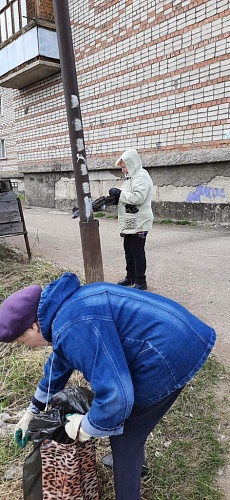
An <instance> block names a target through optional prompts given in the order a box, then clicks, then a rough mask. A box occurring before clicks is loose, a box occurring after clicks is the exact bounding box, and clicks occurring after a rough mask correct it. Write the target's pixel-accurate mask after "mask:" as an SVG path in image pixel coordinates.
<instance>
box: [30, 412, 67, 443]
mask: <svg viewBox="0 0 230 500" xmlns="http://www.w3.org/2000/svg"><path fill="white" fill-rule="evenodd" d="M66 423H67V420H66V418H65V413H64V412H63V411H62V410H60V409H59V408H52V409H51V410H47V411H46V412H41V413H38V414H37V415H36V414H35V415H34V417H33V418H32V420H31V421H30V423H29V426H28V431H27V432H28V436H29V439H30V440H31V441H34V442H40V443H41V441H43V439H54V441H57V442H58V443H63V444H68V443H71V439H70V438H69V437H68V435H67V434H66V432H65V424H66Z"/></svg>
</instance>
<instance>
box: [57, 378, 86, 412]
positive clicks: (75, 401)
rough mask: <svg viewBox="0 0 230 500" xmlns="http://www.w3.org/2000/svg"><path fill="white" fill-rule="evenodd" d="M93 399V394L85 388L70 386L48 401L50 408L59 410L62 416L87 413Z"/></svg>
mask: <svg viewBox="0 0 230 500" xmlns="http://www.w3.org/2000/svg"><path fill="white" fill-rule="evenodd" d="M93 398H94V393H93V392H92V391H91V390H90V389H88V388H87V387H83V386H82V387H80V386H76V385H70V386H68V387H66V388H65V389H63V390H62V391H60V392H58V393H57V394H55V395H54V396H53V397H52V398H51V401H50V404H51V407H52V408H59V409H60V410H61V411H62V412H64V414H66V415H67V414H68V413H81V415H84V414H85V413H87V411H89V409H90V406H91V405H92V401H93Z"/></svg>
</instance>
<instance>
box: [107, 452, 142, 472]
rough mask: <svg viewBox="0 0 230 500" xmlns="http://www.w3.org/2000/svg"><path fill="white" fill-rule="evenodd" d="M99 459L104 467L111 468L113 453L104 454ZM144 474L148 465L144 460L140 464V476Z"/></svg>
mask: <svg viewBox="0 0 230 500" xmlns="http://www.w3.org/2000/svg"><path fill="white" fill-rule="evenodd" d="M101 461H102V463H103V465H105V467H108V469H111V470H113V455H112V454H109V455H105V457H103V458H102V459H101ZM146 474H148V467H147V464H146V462H144V463H143V465H142V471H141V477H143V476H146Z"/></svg>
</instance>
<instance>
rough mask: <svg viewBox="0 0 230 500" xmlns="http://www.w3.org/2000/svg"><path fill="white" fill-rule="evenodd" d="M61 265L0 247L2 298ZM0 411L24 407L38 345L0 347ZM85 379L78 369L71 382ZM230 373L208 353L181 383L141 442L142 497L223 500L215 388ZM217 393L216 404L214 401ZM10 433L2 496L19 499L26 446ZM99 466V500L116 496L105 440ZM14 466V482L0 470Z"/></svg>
mask: <svg viewBox="0 0 230 500" xmlns="http://www.w3.org/2000/svg"><path fill="white" fill-rule="evenodd" d="M62 272H63V271H62V270H60V269H58V268H56V267H55V266H54V265H53V264H52V263H49V262H44V261H41V260H33V259H32V260H31V261H28V259H27V258H23V256H22V255H21V254H18V253H14V252H13V251H11V250H9V249H8V248H7V247H1V246H0V299H1V300H2V299H4V298H5V297H6V296H7V295H9V294H10V293H12V292H14V291H15V290H17V289H18V288H19V287H23V286H27V285H29V284H31V283H39V284H41V285H42V286H44V285H45V284H47V283H48V282H50V281H52V280H53V279H56V277H58V276H60V275H61V274H62ZM0 347H1V353H2V357H1V366H0V372H1V387H0V395H1V412H3V411H4V412H7V413H8V414H9V415H10V416H11V417H14V418H15V421H17V420H18V412H19V411H23V410H24V408H26V407H27V405H28V402H29V400H30V397H31V395H32V394H33V392H34V389H35V387H36V385H37V382H38V380H39V379H40V377H41V375H42V364H43V356H44V349H42V348H37V349H31V348H28V347H25V346H18V345H16V344H15V345H14V344H12V345H6V344H1V346H0ZM73 380H74V381H75V383H82V384H83V383H84V380H82V377H81V376H80V375H79V373H78V372H76V373H75V374H74V375H73V379H72V381H73ZM229 380H230V374H229V372H228V371H227V369H225V368H224V367H223V366H222V364H220V363H219V361H218V360H217V359H216V358H215V357H214V356H211V357H210V358H209V360H208V361H207V363H206V364H205V366H204V367H203V368H202V370H201V371H200V372H199V374H198V375H197V376H196V377H195V378H194V379H193V380H192V381H191V382H190V383H189V384H188V385H187V386H186V388H185V389H184V390H183V391H182V393H181V395H180V396H179V398H178V400H177V401H176V403H175V404H174V406H173V407H172V408H171V410H170V411H169V412H168V413H167V414H166V415H165V417H164V418H163V419H162V421H161V422H160V423H159V424H158V426H157V427H156V429H155V430H154V432H153V433H152V434H151V435H150V436H149V438H148V440H147V443H146V456H147V461H148V467H149V474H148V475H147V476H145V478H143V480H142V487H141V498H143V500H153V499H154V500H182V499H183V500H204V499H205V500H221V499H222V498H224V496H223V494H222V492H221V491H220V490H219V488H218V486H217V482H216V474H217V472H218V470H219V468H221V467H223V464H224V462H225V457H226V455H227V446H226V444H224V443H225V441H224V440H222V439H221V436H220V426H221V434H223V433H224V430H223V429H224V428H225V427H227V425H229V419H230V418H229V413H230V412H229V392H228V391H227V390H225V391H223V394H221V391H220V385H221V384H222V385H223V384H224V386H225V388H227V387H229ZM217 392H218V402H217V396H216V395H217ZM12 433H13V427H12V430H11V432H10V434H9V435H6V436H5V437H3V438H2V439H1V443H0V475H1V479H0V498H1V500H8V499H9V498H10V499H11V500H21V499H23V492H22V478H21V476H22V465H23V463H24V461H25V457H26V456H27V455H28V454H29V451H30V446H31V445H28V446H27V447H26V449H25V450H23V451H20V450H17V449H16V447H15V445H14V443H13V438H12ZM96 447H97V468H98V477H99V482H100V487H101V497H100V498H101V500H114V499H115V495H114V489H113V473H112V471H110V470H108V469H106V468H105V467H104V466H103V465H102V464H101V458H102V457H103V456H104V455H106V454H107V453H110V446H109V440H108V439H102V440H97V441H96ZM11 466H15V467H18V466H19V469H20V471H21V472H20V473H17V474H16V475H15V476H14V477H13V479H11V480H6V479H5V478H4V474H5V472H6V471H8V470H9V468H10V467H11Z"/></svg>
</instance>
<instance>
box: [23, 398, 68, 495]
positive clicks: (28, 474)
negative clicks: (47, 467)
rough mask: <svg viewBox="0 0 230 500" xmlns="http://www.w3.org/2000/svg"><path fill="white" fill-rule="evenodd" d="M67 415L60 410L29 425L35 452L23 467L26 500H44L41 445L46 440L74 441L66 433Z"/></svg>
mask: <svg viewBox="0 0 230 500" xmlns="http://www.w3.org/2000/svg"><path fill="white" fill-rule="evenodd" d="M65 423H66V419H65V415H64V412H62V411H61V410H60V409H59V408H52V410H48V411H46V412H41V413H38V414H37V415H34V417H33V418H32V420H31V421H30V423H29V427H28V431H27V432H28V436H29V438H30V440H32V441H33V450H32V452H31V453H30V454H29V455H28V457H27V458H26V460H25V463H24V466H23V493H24V500H42V499H43V495H42V463H41V455H40V445H41V443H42V441H43V440H44V439H53V440H54V441H57V442H58V443H63V444H69V443H72V439H70V438H69V436H68V434H66V432H65Z"/></svg>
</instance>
